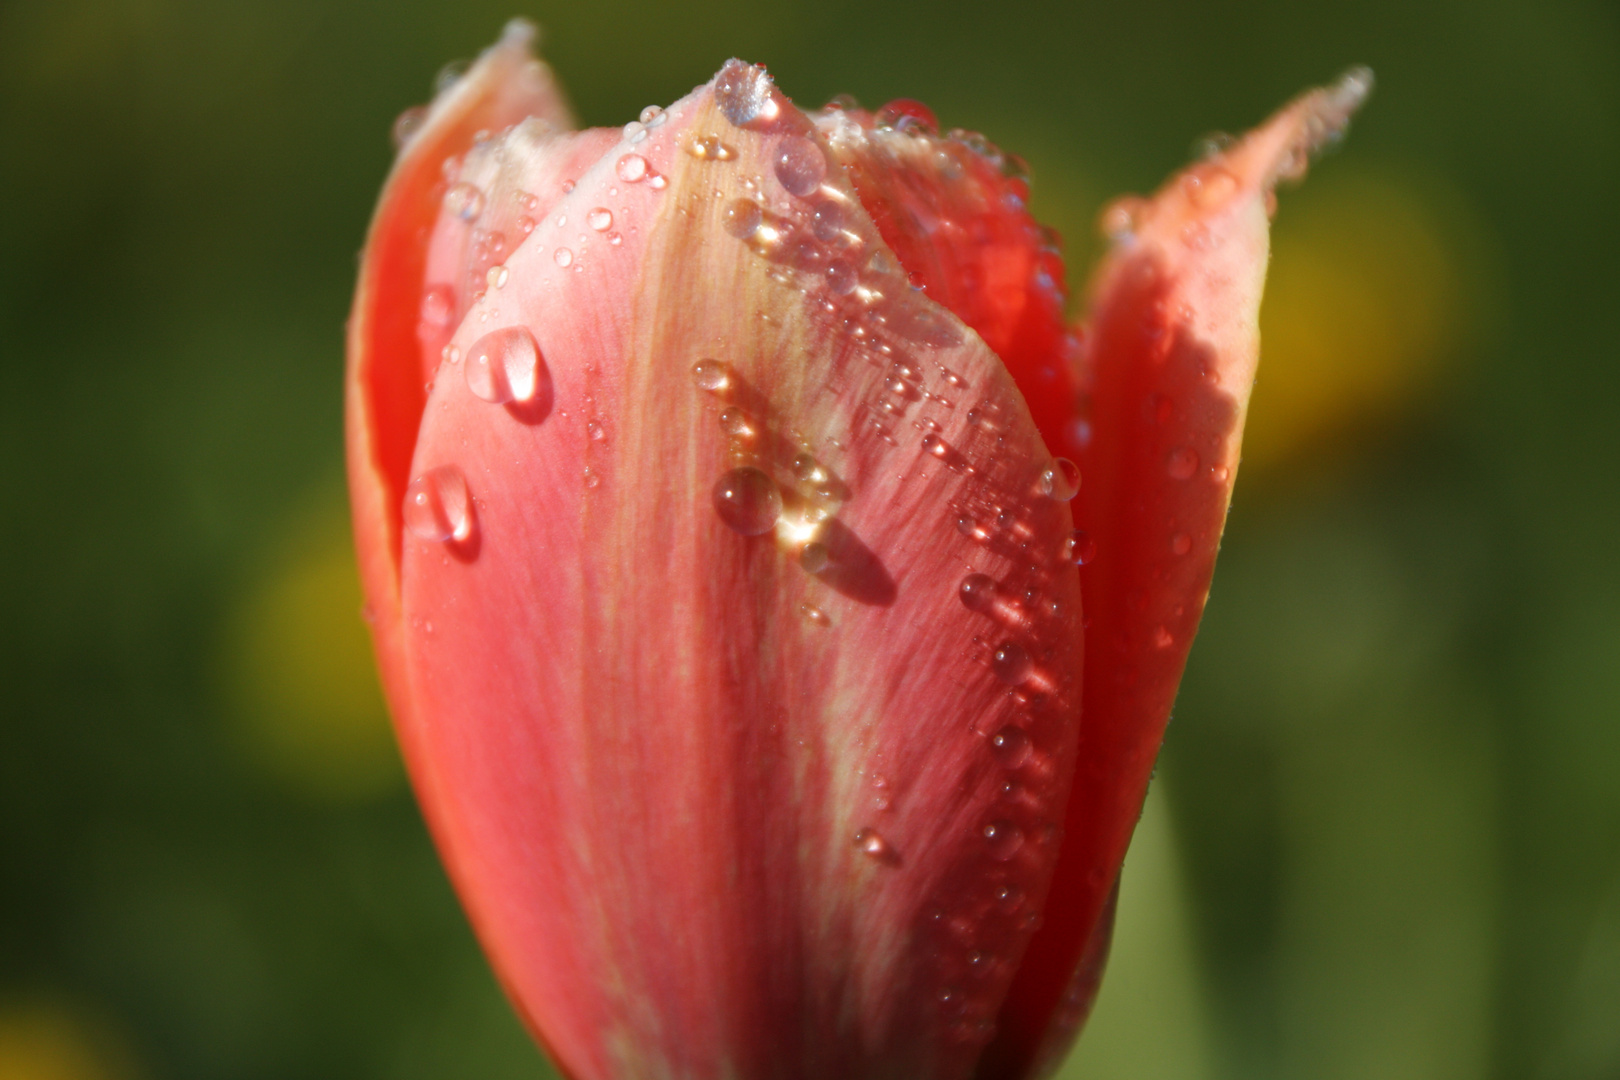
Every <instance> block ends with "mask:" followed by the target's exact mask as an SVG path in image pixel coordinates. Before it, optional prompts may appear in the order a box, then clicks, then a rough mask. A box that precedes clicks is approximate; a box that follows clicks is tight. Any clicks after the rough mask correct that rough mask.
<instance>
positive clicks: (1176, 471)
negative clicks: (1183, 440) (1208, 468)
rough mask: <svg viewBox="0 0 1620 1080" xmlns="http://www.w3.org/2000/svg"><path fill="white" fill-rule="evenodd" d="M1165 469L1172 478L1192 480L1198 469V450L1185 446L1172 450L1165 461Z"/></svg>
mask: <svg viewBox="0 0 1620 1080" xmlns="http://www.w3.org/2000/svg"><path fill="white" fill-rule="evenodd" d="M1165 471H1166V472H1168V473H1169V474H1170V479H1172V480H1191V479H1192V475H1193V473H1195V472H1197V471H1198V453H1197V451H1195V450H1192V449H1189V448H1188V447H1185V446H1181V447H1177V448H1176V449H1174V450H1172V451H1170V456H1169V458H1167V459H1166V461H1165Z"/></svg>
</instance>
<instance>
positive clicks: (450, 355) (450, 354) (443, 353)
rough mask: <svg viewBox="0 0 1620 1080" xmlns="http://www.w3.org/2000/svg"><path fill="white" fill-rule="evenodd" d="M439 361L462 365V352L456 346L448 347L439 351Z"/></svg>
mask: <svg viewBox="0 0 1620 1080" xmlns="http://www.w3.org/2000/svg"><path fill="white" fill-rule="evenodd" d="M439 359H441V360H443V361H445V362H446V363H450V364H459V363H461V350H460V349H458V348H456V347H455V346H454V345H446V346H445V347H444V348H443V349H441V350H440V351H439Z"/></svg>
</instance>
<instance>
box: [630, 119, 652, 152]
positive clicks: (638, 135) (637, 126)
mask: <svg viewBox="0 0 1620 1080" xmlns="http://www.w3.org/2000/svg"><path fill="white" fill-rule="evenodd" d="M624 137H625V138H626V139H628V140H629V141H630V144H631V145H632V146H634V145H635V144H636V143H638V142H640V141H641V140H643V139H645V138H646V137H647V125H646V124H643V123H642V122H641V121H640V120H632V121H630V122H629V123H628V124H626V125H624Z"/></svg>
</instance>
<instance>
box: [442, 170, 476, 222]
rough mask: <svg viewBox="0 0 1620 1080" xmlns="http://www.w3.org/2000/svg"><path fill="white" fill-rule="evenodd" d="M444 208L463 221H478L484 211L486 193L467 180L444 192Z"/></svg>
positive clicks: (451, 186)
mask: <svg viewBox="0 0 1620 1080" xmlns="http://www.w3.org/2000/svg"><path fill="white" fill-rule="evenodd" d="M444 208H445V209H446V210H447V211H449V212H450V213H452V214H454V215H455V216H456V217H458V218H460V219H461V220H462V221H477V220H478V215H479V214H482V213H483V212H484V193H483V192H482V191H480V190H478V188H477V186H476V185H473V184H469V183H467V182H466V181H465V180H463V181H461V182H460V183H457V184H452V185H450V190H449V191H446V192H445V193H444Z"/></svg>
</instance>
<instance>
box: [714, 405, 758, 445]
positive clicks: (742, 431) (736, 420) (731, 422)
mask: <svg viewBox="0 0 1620 1080" xmlns="http://www.w3.org/2000/svg"><path fill="white" fill-rule="evenodd" d="M720 430H721V431H723V432H725V433H726V434H727V435H730V436H731V437H732V438H734V439H752V438H753V437H754V435H755V429H754V418H753V417H751V416H749V415H748V414H747V413H746V412H744V411H743V410H741V409H739V408H737V407H736V406H732V407H731V408H729V409H722V410H720Z"/></svg>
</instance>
